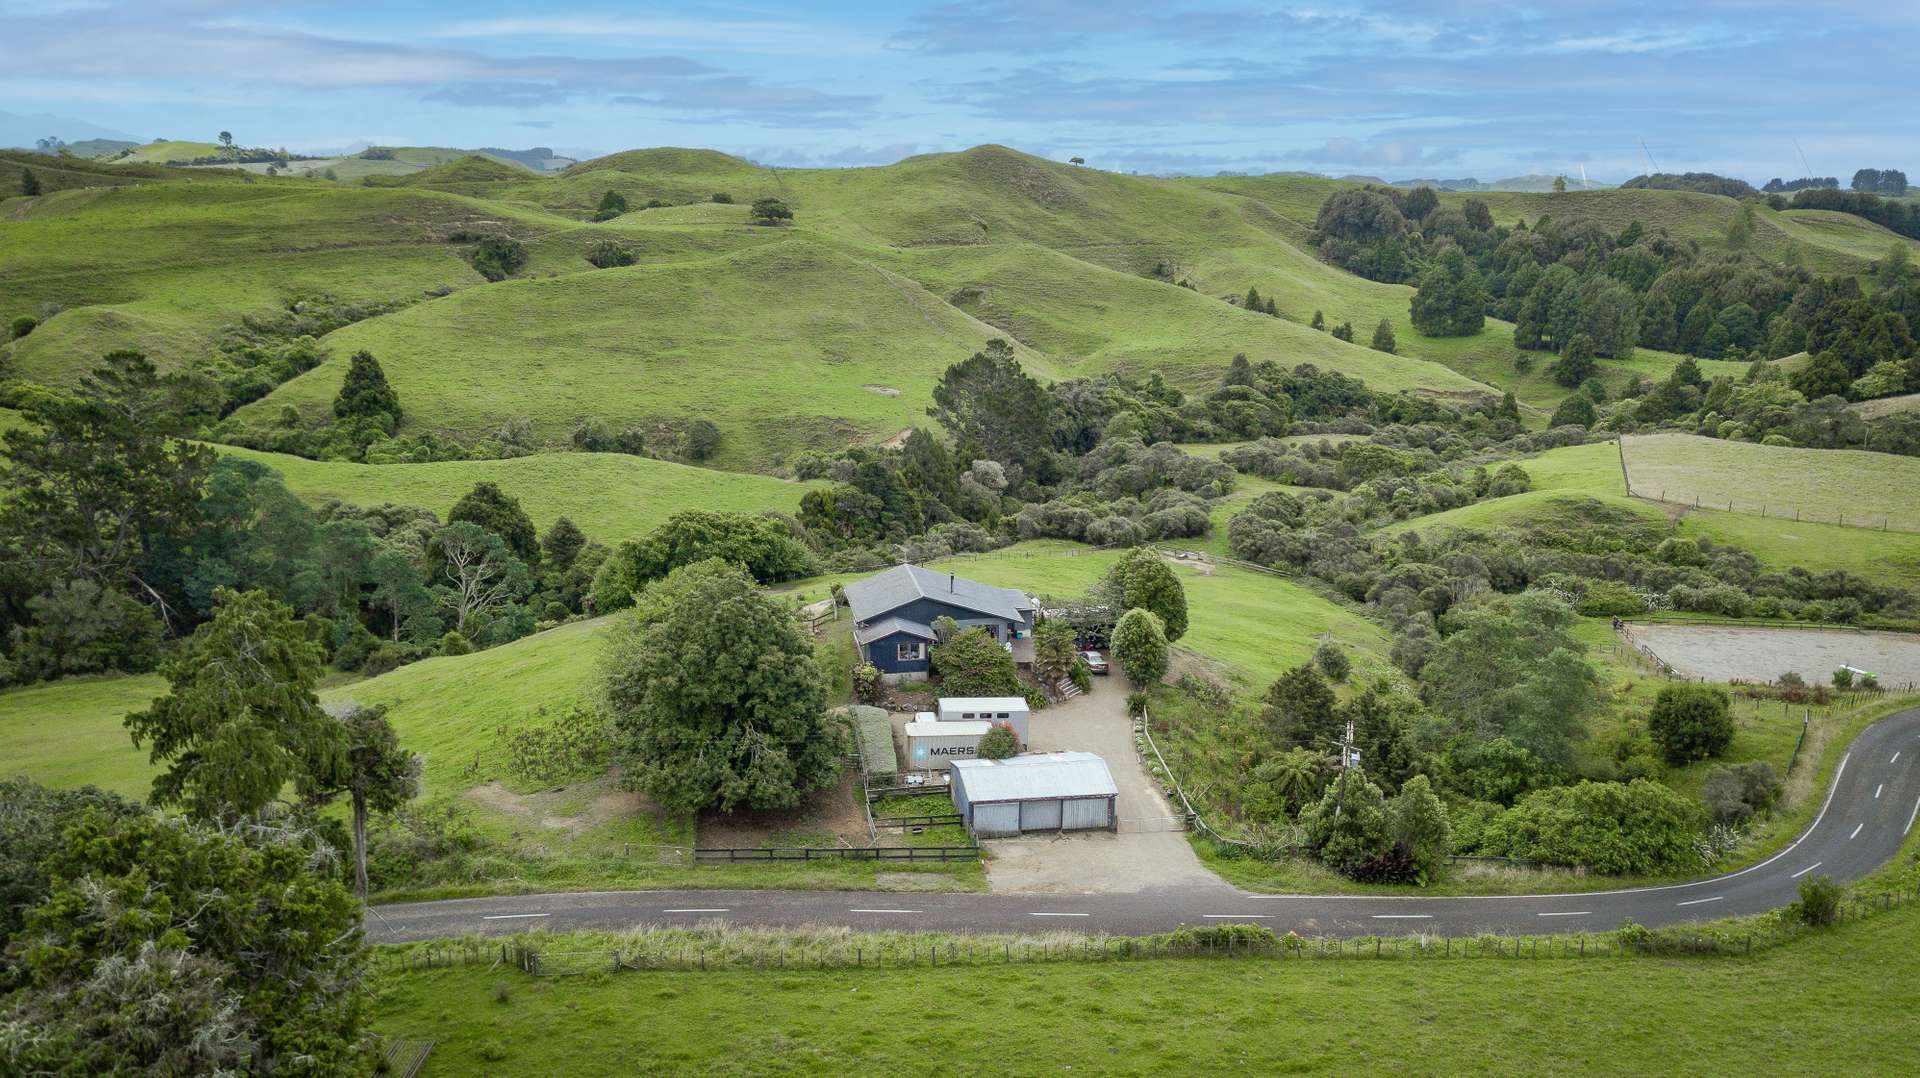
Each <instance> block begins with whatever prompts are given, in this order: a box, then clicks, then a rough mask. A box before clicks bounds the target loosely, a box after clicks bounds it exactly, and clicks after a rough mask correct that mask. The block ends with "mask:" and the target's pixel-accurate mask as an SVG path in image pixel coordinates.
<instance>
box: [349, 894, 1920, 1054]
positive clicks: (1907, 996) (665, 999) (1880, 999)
mask: <svg viewBox="0 0 1920 1078" xmlns="http://www.w3.org/2000/svg"><path fill="white" fill-rule="evenodd" d="M1916 931H1920V910H1916V909H1914V908H1912V907H1907V908H1903V909H1899V910H1896V911H1894V912H1892V913H1888V914H1884V915H1880V916H1875V917H1871V918H1867V919H1864V920H1859V921H1853V922H1849V923H1846V924H1843V925H1841V926H1840V927H1838V928H1835V929H1833V930H1831V931H1827V932H1822V933H1819V934H1817V935H1812V936H1809V937H1807V938H1805V939H1803V940H1799V941H1796V942H1794V943H1791V944H1788V945H1786V946H1783V947H1779V948H1776V949H1772V950H1768V951H1765V952H1763V953H1761V954H1759V955H1756V956H1755V957H1753V958H1746V959H1657V958H1606V959H1587V960H1584V961H1580V960H1571V959H1570V960H1565V961H1551V962H1549V961H1541V962H1527V961H1519V960H1506V961H1493V960H1467V959H1456V960H1451V961H1449V960H1445V959H1442V960H1438V961H1418V962H1416V961H1411V960H1406V961H1392V960H1387V961H1379V962H1374V961H1370V960H1366V961H1363V960H1349V961H1325V962H1321V961H1294V960H1279V961H1271V960H1207V959H1180V960H1159V961H1141V962H1097V961H1096V962H1073V961H1067V962H1053V963H1036V964H1031V965H1027V964H1016V965H1010V966H978V967H975V966H957V967H946V968H940V969H930V968H926V967H924V966H922V967H921V968H917V969H887V970H871V969H868V970H811V971H802V970H791V971H784V972H780V973H778V974H775V973H770V972H757V971H750V970H742V971H738V972H710V973H676V972H648V973H621V974H607V973H593V974H588V975H585V976H578V977H526V976H523V975H520V974H518V973H511V972H509V973H501V972H499V971H487V970H485V969H483V968H479V967H462V968H454V969H437V970H430V971H419V972H406V973H390V974H386V975H383V976H382V977H381V979H380V981H379V982H378V984H379V989H378V990H379V996H378V1003H377V1005H376V1008H375V1011H376V1017H375V1025H376V1027H377V1028H378V1029H379V1030H380V1031H381V1032H382V1033H385V1034H387V1035H390V1036H406V1037H417V1038H427V1039H431V1040H434V1041H436V1042H437V1044H436V1047H435V1050H434V1055H433V1061H432V1063H430V1064H429V1066H428V1068H427V1071H426V1073H427V1074H428V1075H429V1076H432V1075H437V1074H456V1073H458V1074H465V1073H476V1074H477V1073H486V1074H493V1075H503V1076H504V1075H520V1074H524V1075H549V1074H556V1073H564V1074H570V1075H593V1074H626V1073H631V1072H633V1071H634V1070H635V1069H636V1068H637V1069H640V1070H644V1071H657V1072H684V1073H691V1072H701V1073H709V1074H792V1073H850V1072H862V1071H884V1070H899V1069H913V1068H918V1067H924V1066H925V1064H926V1061H927V1060H928V1059H930V1058H937V1059H939V1060H941V1061H942V1063H943V1064H944V1066H946V1067H947V1068H950V1069H953V1070H956V1071H959V1072H962V1073H970V1074H1011V1073H1037V1072H1050V1071H1064V1070H1073V1071H1075V1072H1076V1073H1077V1072H1080V1071H1097V1072H1099V1073H1102V1074H1168V1073H1182V1074H1186V1073H1279V1072H1293V1071H1299V1072H1326V1071H1336V1070H1346V1071H1351V1070H1355V1069H1358V1070H1363V1071H1369V1072H1380V1073H1404V1074H1447V1073H1463V1072H1472V1073H1502V1074H1520V1073H1544V1072H1552V1073H1558V1074H1623V1073H1625V1074H1661V1073H1669V1072H1670V1071H1671V1070H1672V1068H1673V1063H1674V1059H1675V1058H1676V1057H1675V1053H1676V1051H1682V1052H1684V1053H1685V1056H1686V1058H1688V1059H1691V1060H1694V1063H1693V1064H1692V1066H1693V1067H1695V1068H1698V1069H1701V1070H1706V1071H1713V1072H1716V1073H1728V1074H1734V1073H1739V1074H1793V1073H1807V1072H1819V1073H1848V1074H1896V1073H1901V1072H1903V1071H1904V1070H1905V1061H1906V1060H1907V1058H1908V1051H1909V1046H1910V1045H1911V1043H1912V1041H1913V1039H1914V1037H1915V1036H1916V1035H1920V1019H1916V1018H1915V1017H1914V1016H1915V1015H1916V1014H1920V980H1916V979H1915V978H1913V977H1912V976H1911V975H1910V973H1911V955H1910V952H1911V940H1912V937H1913V935H1914V933H1915V932H1916ZM563 945H564V944H563ZM1009 999H1018V1000H1020V1001H1021V1003H1020V1011H1021V1018H1020V1020H1019V1021H1017V1022H1009V1021H1007V1020H1005V1017H1004V1013H1003V1012H1004V1010H1005V1005H1006V1001H1007V1000H1009ZM929 1001H934V1002H932V1003H929ZM906 1014H910V1015H912V1016H913V1017H912V1019H911V1020H910V1021H908V1022H905V1023H902V1021H901V1016H902V1015H906ZM1276 1015H1286V1016H1289V1018H1290V1019H1291V1020H1285V1021H1277V1020H1276V1018H1275V1016H1276ZM1355 1015H1365V1016H1366V1024H1365V1027H1364V1028H1361V1027H1356V1026H1355V1025H1354V1024H1353V1017H1354V1016H1355ZM1863 1015H1870V1016H1873V1018H1872V1020H1870V1021H1862V1016H1863ZM689 1029H698V1030H700V1031H702V1032H701V1033H700V1035H698V1036H691V1037H690V1036H687V1035H686V1033H685V1031H687V1030H689ZM1387 1030H1395V1031H1417V1032H1415V1033H1413V1034H1411V1035H1387V1034H1385V1033H1384V1032H1383V1031H1387ZM557 1043H564V1044H566V1045H567V1046H568V1049H567V1051H566V1052H565V1053H564V1056H562V1055H558V1054H556V1053H555V1052H554V1051H553V1045H555V1044H557Z"/></svg>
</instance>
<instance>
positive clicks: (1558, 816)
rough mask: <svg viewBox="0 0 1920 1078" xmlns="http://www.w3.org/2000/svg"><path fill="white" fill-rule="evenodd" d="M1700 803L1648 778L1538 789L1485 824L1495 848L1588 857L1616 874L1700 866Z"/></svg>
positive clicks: (1526, 854)
mask: <svg viewBox="0 0 1920 1078" xmlns="http://www.w3.org/2000/svg"><path fill="white" fill-rule="evenodd" d="M1704 815H1705V814H1704V813H1703V812H1702V811H1701V809H1700V806H1698V805H1696V804H1694V803H1693V802H1691V801H1689V800H1687V799H1686V798H1683V797H1681V796H1680V795H1679V794H1677V793H1675V792H1673V791H1672V790H1670V789H1668V788H1667V787H1665V786H1662V785H1661V784H1659V783H1657V782H1653V781H1650V780H1647V779H1636V780H1634V781H1633V782H1630V783H1625V784H1622V783H1618V782H1582V783H1579V784H1578V785H1574V786H1553V787H1549V788H1547V789H1544V790H1536V791H1534V792H1533V793H1531V794H1528V795H1527V796H1526V797H1524V798H1522V799H1521V800H1520V803H1519V804H1517V805H1515V806H1514V807H1513V808H1512V809H1509V810H1508V811H1507V812H1506V813H1505V814H1504V815H1502V816H1501V817H1500V818H1499V819H1497V820H1495V821H1494V822H1493V823H1492V824H1490V825H1489V826H1488V828H1487V832H1486V838H1485V843H1484V846H1483V849H1485V851H1486V852H1487V853H1490V854H1501V855H1505V856H1508V857H1519V858H1524V859H1526V860H1530V861H1546V862H1549V863H1553V864H1563V865H1586V866H1589V867H1591V868H1594V869H1597V870H1598V871H1601V872H1606V873H1610V874H1614V875H1647V876H1650V875H1663V874H1670V873H1676V872H1686V871H1690V870H1694V869H1697V868H1699V867H1700V863H1701V862H1700V854H1699V852H1698V851H1697V850H1696V849H1695V848H1694V840H1695V839H1697V838H1698V837H1699V836H1700V832H1701V830H1702V826H1701V825H1702V823H1703V819H1702V817H1703V816H1704Z"/></svg>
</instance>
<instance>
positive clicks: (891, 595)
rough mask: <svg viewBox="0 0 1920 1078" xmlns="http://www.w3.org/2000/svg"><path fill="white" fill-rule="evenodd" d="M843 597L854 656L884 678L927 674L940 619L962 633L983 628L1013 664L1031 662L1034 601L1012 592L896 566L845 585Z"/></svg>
mask: <svg viewBox="0 0 1920 1078" xmlns="http://www.w3.org/2000/svg"><path fill="white" fill-rule="evenodd" d="M844 593H845V595H846V599H847V609H849V610H850V611H852V612H853V642H854V644H855V645H856V646H858V647H859V649H860V657H861V658H862V659H865V660H866V661H867V662H870V663H872V664H873V665H874V666H875V667H876V668H877V669H878V670H879V671H880V672H881V674H883V675H885V676H887V677H888V678H889V679H890V680H898V679H900V678H902V677H908V676H913V675H920V674H925V673H926V672H927V671H928V669H929V666H928V664H927V649H928V648H930V647H932V646H933V643H934V635H933V623H934V620H935V619H936V618H939V617H941V616H943V615H944V616H946V617H949V618H952V619H953V620H954V621H956V622H959V623H960V627H961V628H962V629H972V628H975V627H978V628H983V629H986V630H987V631H988V632H990V633H992V634H993V638H994V639H995V640H998V641H1000V642H1001V643H1002V644H1004V645H1006V647H1007V650H1009V651H1011V652H1012V653H1013V657H1014V660H1015V661H1016V662H1021V663H1031V662H1032V661H1033V639H1032V636H1033V614H1034V602H1033V600H1032V599H1030V598H1028V597H1027V596H1026V595H1025V594H1024V593H1022V592H1020V591H1017V590H1015V589H1013V588H996V587H993V586H992V585H990V584H982V583H979V582H978V581H974V580H967V579H965V578H963V577H958V576H955V575H953V574H952V573H936V572H934V571H933V570H931V569H922V568H920V567H919V566H917V565H896V566H894V567H893V568H891V569H888V570H885V571H884V572H879V573H875V574H873V575H872V576H870V577H867V578H866V579H865V580H856V581H854V582H853V583H851V584H848V585H847V586H846V588H845V591H844Z"/></svg>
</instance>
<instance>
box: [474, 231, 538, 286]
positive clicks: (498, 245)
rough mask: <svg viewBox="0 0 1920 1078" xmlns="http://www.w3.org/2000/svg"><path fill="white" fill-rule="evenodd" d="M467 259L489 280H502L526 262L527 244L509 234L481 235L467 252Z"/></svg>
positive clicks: (516, 271) (517, 270)
mask: <svg viewBox="0 0 1920 1078" xmlns="http://www.w3.org/2000/svg"><path fill="white" fill-rule="evenodd" d="M467 261H468V262H470V263H472V264H473V268H474V270H475V271H476V272H478V273H479V274H480V276H482V277H485V278H486V279H487V280H489V281H504V280H506V279H507V278H508V277H511V276H513V275H514V274H515V273H518V272H519V271H520V268H521V267H522V266H525V265H526V264H527V246H526V244H524V243H521V242H520V241H519V240H516V239H514V238H513V237H511V236H483V237H481V239H480V241H479V242H478V243H476V244H474V245H473V249H472V250H471V251H468V252H467Z"/></svg>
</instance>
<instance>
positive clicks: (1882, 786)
mask: <svg viewBox="0 0 1920 1078" xmlns="http://www.w3.org/2000/svg"><path fill="white" fill-rule="evenodd" d="M1886 788H1887V784H1886V783H1884V782H1883V783H1881V784H1880V785H1878V786H1875V787H1874V788H1873V799H1874V800H1875V801H1878V800H1880V791H1881V790H1884V789H1886Z"/></svg>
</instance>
